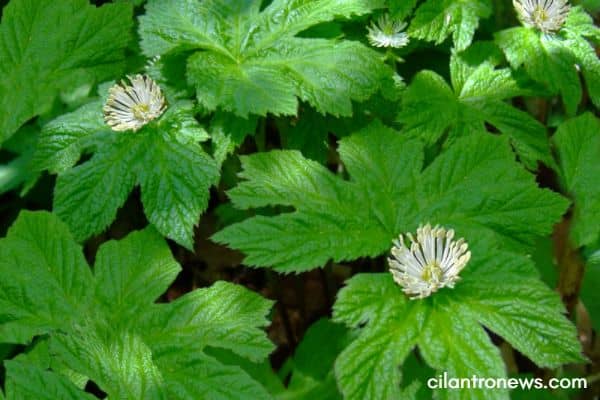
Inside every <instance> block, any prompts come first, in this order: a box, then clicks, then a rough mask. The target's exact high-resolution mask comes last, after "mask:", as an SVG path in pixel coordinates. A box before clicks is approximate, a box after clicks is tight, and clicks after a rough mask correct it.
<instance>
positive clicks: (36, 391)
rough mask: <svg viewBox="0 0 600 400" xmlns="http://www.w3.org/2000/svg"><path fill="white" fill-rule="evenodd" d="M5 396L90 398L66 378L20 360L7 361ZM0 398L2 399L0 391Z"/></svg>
mask: <svg viewBox="0 0 600 400" xmlns="http://www.w3.org/2000/svg"><path fill="white" fill-rule="evenodd" d="M5 365H6V398H7V399H8V400H29V399H39V400H56V399H61V400H92V399H95V398H96V397H94V396H92V395H91V394H88V393H85V392H84V391H83V390H81V389H79V388H78V387H77V386H75V385H74V384H73V383H72V382H71V381H69V379H68V378H66V377H64V376H61V375H58V374H56V373H54V372H51V371H46V370H43V369H41V368H39V367H36V366H34V365H33V364H29V363H26V362H21V361H7V362H6V363H5ZM0 399H4V396H2V392H1V391H0Z"/></svg>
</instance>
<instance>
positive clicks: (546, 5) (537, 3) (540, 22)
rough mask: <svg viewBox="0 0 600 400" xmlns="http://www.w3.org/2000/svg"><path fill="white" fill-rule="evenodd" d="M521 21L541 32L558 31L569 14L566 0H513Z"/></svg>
mask: <svg viewBox="0 0 600 400" xmlns="http://www.w3.org/2000/svg"><path fill="white" fill-rule="evenodd" d="M513 5H514V6H515V9H516V10H517V15H518V17H519V20H520V21H521V23H522V24H523V25H525V26H527V27H530V28H537V29H539V30H540V31H542V32H543V33H553V32H557V31H559V30H560V29H561V28H562V26H563V24H564V23H565V20H566V19H567V16H568V15H569V10H570V9H571V7H570V6H569V2H568V1H567V0H513Z"/></svg>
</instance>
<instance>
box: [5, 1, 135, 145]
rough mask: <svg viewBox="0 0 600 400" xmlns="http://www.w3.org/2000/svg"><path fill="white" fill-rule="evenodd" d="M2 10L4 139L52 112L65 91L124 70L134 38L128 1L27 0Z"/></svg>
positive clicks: (9, 5)
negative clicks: (56, 100) (126, 53)
mask: <svg viewBox="0 0 600 400" xmlns="http://www.w3.org/2000/svg"><path fill="white" fill-rule="evenodd" d="M2 11H3V13H2V14H3V17H2V24H1V25H0V60H2V61H0V76H1V77H2V78H1V79H0V142H2V141H4V140H6V139H8V138H9V137H10V136H11V135H12V134H13V133H14V132H15V131H16V130H17V129H18V128H19V127H20V126H21V125H22V124H23V123H25V122H26V121H27V120H29V119H31V118H33V117H35V116H37V115H39V114H42V113H44V112H46V111H48V110H49V109H50V106H51V105H52V102H53V100H54V98H55V97H56V95H57V94H58V93H59V92H60V91H62V90H72V89H75V88H76V87H77V86H78V85H81V84H87V83H93V82H102V81H103V80H105V79H107V78H110V77H112V76H115V75H118V74H120V73H121V71H122V70H123V67H124V57H125V54H124V49H125V47H126V46H127V45H128V43H129V40H130V38H131V27H132V19H131V17H132V9H131V6H129V5H126V4H107V5H104V6H102V7H99V8H98V7H95V6H93V5H90V4H89V2H87V1H85V0H56V1H52V0H22V1H11V2H10V3H9V4H8V5H7V6H6V7H5V8H4V9H3V10H2ZM67 21H68V23H66V22H67Z"/></svg>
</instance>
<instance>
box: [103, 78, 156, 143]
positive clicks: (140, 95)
mask: <svg viewBox="0 0 600 400" xmlns="http://www.w3.org/2000/svg"><path fill="white" fill-rule="evenodd" d="M127 79H128V80H129V82H130V83H131V85H128V84H127V83H126V82H125V81H121V83H117V84H116V85H114V86H113V87H111V88H110V89H109V96H108V100H107V101H106V104H105V105H104V108H103V111H104V121H105V122H106V123H107V124H108V125H109V126H110V127H111V129H112V130H113V131H127V130H130V129H131V130H133V131H134V132H135V131H137V130H138V129H140V128H141V127H142V126H144V125H146V124H147V123H148V122H150V121H152V120H153V119H156V118H158V117H160V115H161V114H162V113H163V112H164V111H165V109H166V108H167V106H166V103H165V97H164V96H163V94H162V91H161V90H160V87H159V86H158V85H157V84H156V82H154V81H153V80H152V79H151V78H150V77H148V76H146V75H136V76H134V77H131V76H127Z"/></svg>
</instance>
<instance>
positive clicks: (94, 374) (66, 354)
mask: <svg viewBox="0 0 600 400" xmlns="http://www.w3.org/2000/svg"><path fill="white" fill-rule="evenodd" d="M109 329H110V328H109V327H108V326H106V327H102V328H100V329H99V328H98V327H97V326H92V325H87V326H86V325H84V326H83V327H82V330H81V332H78V334H77V335H69V336H63V337H61V336H58V337H56V338H55V340H54V341H53V342H52V344H51V351H52V352H53V353H55V354H57V355H58V357H59V358H60V359H61V361H63V362H64V363H65V364H66V365H67V366H68V367H69V368H72V369H73V370H75V371H78V372H79V373H81V374H83V375H85V376H87V377H89V378H90V379H91V380H93V381H94V382H95V383H96V384H97V385H98V386H100V387H101V388H102V389H103V390H104V391H105V392H107V393H108V394H109V396H110V397H115V398H122V399H149V400H166V399H167V398H168V395H167V391H166V388H165V382H164V379H163V377H162V375H161V372H160V370H159V369H158V366H157V365H156V363H155V361H154V360H153V355H152V351H151V349H150V348H149V347H148V346H147V345H146V344H145V343H144V342H143V341H142V339H141V338H140V337H139V336H137V335H133V334H130V333H129V332H126V331H122V332H119V334H118V335H110V334H108V333H106V331H108V330H109Z"/></svg>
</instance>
